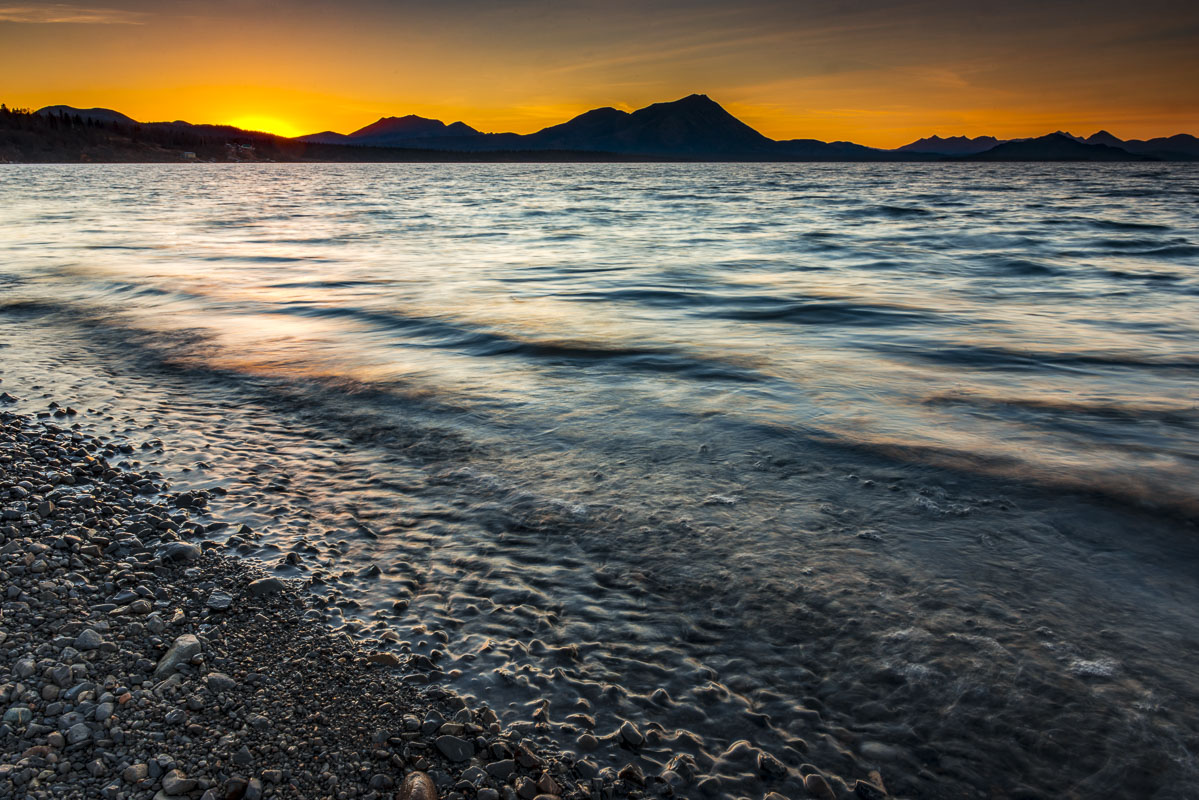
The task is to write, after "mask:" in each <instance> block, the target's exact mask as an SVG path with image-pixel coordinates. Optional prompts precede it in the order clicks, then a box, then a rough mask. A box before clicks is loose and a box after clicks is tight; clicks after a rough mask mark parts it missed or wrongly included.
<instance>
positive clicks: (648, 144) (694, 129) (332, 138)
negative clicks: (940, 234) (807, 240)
mask: <svg viewBox="0 0 1199 800" xmlns="http://www.w3.org/2000/svg"><path fill="white" fill-rule="evenodd" d="M393 120H394V122H391V121H393ZM404 120H411V121H412V122H408V123H404V124H403V125H402V128H401V133H400V136H399V137H397V136H396V134H394V133H393V132H392V131H394V130H395V129H396V128H397V127H400V126H399V125H398V124H397V123H401V122H403V121H404ZM418 121H419V123H418ZM458 126H461V127H458ZM300 141H304V142H320V143H325V144H358V145H364V146H395V145H399V144H402V146H404V147H413V148H422V149H436V150H448V151H453V152H465V153H486V152H508V151H512V152H526V151H527V152H544V151H559V152H582V153H612V154H617V155H637V156H660V157H666V158H685V159H698V160H705V159H706V160H712V159H717V160H718V159H734V160H764V161H769V160H780V161H786V160H793V159H794V160H822V161H825V160H843V159H849V160H862V159H874V158H879V159H888V160H889V159H890V158H891V156H889V155H888V154H887V153H886V151H880V150H876V149H874V148H870V147H863V146H862V145H857V144H853V143H852V142H834V143H831V144H830V143H827V142H820V141H816V140H814V139H796V140H791V141H782V142H777V141H774V140H773V139H769V138H767V137H766V136H763V135H762V134H760V133H758V132H757V131H756V130H754V129H753V128H751V127H750V126H749V125H746V124H745V123H744V122H742V121H741V120H739V119H737V118H736V117H734V116H733V115H732V114H730V113H729V112H728V111H726V110H725V109H724V108H723V107H722V106H721V105H720V104H719V103H717V102H715V101H714V100H712V99H711V98H710V97H708V96H707V95H702V94H693V95H689V96H687V97H684V98H682V99H680V100H675V101H672V102H667V103H654V104H653V105H650V106H646V107H645V108H641V109H638V110H636V111H632V112H629V111H621V110H620V109H616V108H596V109H592V110H591V111H587V112H584V113H582V114H580V115H578V116H577V117H574V118H573V119H570V120H568V121H566V122H563V123H561V124H558V125H551V126H550V127H548V128H543V129H542V130H539V131H537V132H536V133H530V134H523V135H522V134H516V133H479V132H478V131H476V130H475V129H473V128H470V127H469V126H466V125H464V124H463V123H454V124H453V125H444V126H443V125H442V123H440V122H438V121H437V120H425V119H423V118H422V117H415V116H411V115H410V116H408V117H400V118H396V117H385V118H384V119H381V120H379V122H376V123H373V124H372V125H369V126H367V127H366V128H363V129H361V130H359V131H355V132H354V133H352V134H348V135H343V134H337V133H332V132H328V131H326V132H324V133H319V134H311V135H308V136H303V137H300Z"/></svg>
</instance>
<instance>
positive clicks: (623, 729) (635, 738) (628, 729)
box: [619, 720, 645, 747]
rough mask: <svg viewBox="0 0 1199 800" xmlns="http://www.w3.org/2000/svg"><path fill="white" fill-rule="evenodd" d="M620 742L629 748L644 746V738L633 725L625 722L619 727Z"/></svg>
mask: <svg viewBox="0 0 1199 800" xmlns="http://www.w3.org/2000/svg"><path fill="white" fill-rule="evenodd" d="M619 734H620V740H621V741H622V742H623V743H624V744H627V745H628V746H629V747H640V746H641V745H643V744H645V736H644V735H642V733H641V731H640V730H638V729H637V726H636V725H634V724H633V723H631V722H629V721H628V720H625V722H624V723H623V724H622V725H621V726H620V731H619Z"/></svg>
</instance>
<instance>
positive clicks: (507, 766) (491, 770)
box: [487, 758, 516, 783]
mask: <svg viewBox="0 0 1199 800" xmlns="http://www.w3.org/2000/svg"><path fill="white" fill-rule="evenodd" d="M515 773H516V762H515V761H513V760H512V759H510V758H506V759H504V760H502V761H493V762H491V763H490V764H488V765H487V774H488V775H490V776H491V777H493V778H495V779H496V780H497V781H500V782H501V783H507V782H508V778H510V777H512V775H513V774H515Z"/></svg>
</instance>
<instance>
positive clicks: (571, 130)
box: [525, 94, 777, 156]
mask: <svg viewBox="0 0 1199 800" xmlns="http://www.w3.org/2000/svg"><path fill="white" fill-rule="evenodd" d="M525 141H526V142H527V143H529V144H531V145H533V146H534V147H536V148H537V149H557V150H602V151H604V152H609V153H645V154H649V155H663V154H670V155H690V156H700V155H703V156H718V155H734V154H735V155H752V154H761V155H768V154H770V153H772V152H774V151H775V150H776V145H777V142H775V141H773V140H772V139H768V138H766V137H765V136H763V135H762V134H760V133H758V132H757V131H755V130H754V129H753V128H751V127H749V126H748V125H746V124H745V123H744V122H742V121H741V120H739V119H737V118H736V117H734V116H733V115H732V114H730V113H729V112H727V111H725V110H724V108H722V107H721V106H720V104H719V103H716V102H715V101H713V100H712V99H711V98H709V97H708V96H707V95H703V94H693V95H689V96H688V97H684V98H683V99H681V100H675V101H674V102H672V103H654V104H653V105H651V106H646V107H645V108H642V109H638V110H637V111H634V112H632V113H629V112H626V111H619V110H617V109H615V108H600V109H596V110H595V111H588V112H587V113H585V114H580V115H579V116H577V117H575V118H574V119H572V120H570V121H569V122H564V123H562V124H561V125H554V126H551V127H549V128H545V129H544V130H540V131H538V132H537V133H534V134H530V135H529V136H527V137H525Z"/></svg>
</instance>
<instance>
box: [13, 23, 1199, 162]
mask: <svg viewBox="0 0 1199 800" xmlns="http://www.w3.org/2000/svg"><path fill="white" fill-rule="evenodd" d="M98 1H99V2H100V3H103V2H104V0H98ZM4 3H5V0H0V75H3V76H4V78H3V81H2V82H0V101H3V102H6V103H8V104H9V105H15V106H20V107H34V108H37V107H41V106H44V105H51V104H68V105H73V106H78V107H92V106H104V107H109V108H115V109H117V110H119V111H122V112H124V113H126V114H128V115H130V116H132V117H134V118H136V119H139V120H143V121H160V120H169V119H186V120H188V121H191V122H228V123H233V124H237V125H239V126H242V127H253V128H259V129H264V130H271V131H273V132H277V133H281V134H284V135H296V134H301V133H312V132H316V131H320V130H326V129H331V130H337V131H340V132H343V133H346V132H349V131H352V130H355V129H357V128H359V127H362V126H364V125H366V124H368V123H370V122H373V121H374V120H375V119H377V118H378V117H380V116H385V115H403V114H408V113H415V114H420V115H422V116H428V117H435V118H438V119H442V120H444V121H446V122H452V121H454V120H459V119H460V120H463V121H465V122H467V123H469V124H470V125H472V126H474V127H476V128H478V129H480V130H484V131H515V132H518V133H529V132H532V131H535V130H538V129H540V128H542V127H545V126H546V125H551V124H555V123H558V122H562V121H564V120H566V119H567V118H569V117H571V116H573V115H575V114H578V113H580V112H582V111H585V110H587V109H589V108H594V107H597V106H602V105H614V106H617V107H620V108H625V109H633V108H638V107H641V106H644V105H648V104H649V103H653V102H659V101H663V100H673V99H677V98H679V97H682V96H684V95H687V94H690V93H692V92H702V93H706V94H708V95H710V96H711V97H712V98H713V99H714V100H716V101H717V102H719V103H721V104H722V105H724V106H725V107H726V108H727V109H729V111H731V112H732V113H733V114H735V115H737V116H738V117H740V118H741V119H743V120H744V121H745V122H747V123H749V124H750V125H752V126H754V127H755V128H757V129H758V130H760V131H762V132H763V133H764V134H766V135H767V136H771V137H773V138H779V139H784V138H815V139H823V140H836V139H840V140H850V141H855V142H859V143H861V144H867V145H874V146H882V147H893V146H897V145H900V144H904V143H906V142H908V141H911V140H913V139H915V138H919V137H921V136H926V135H931V134H934V133H936V134H940V135H943V136H945V135H952V134H964V135H972V136H973V135H981V134H992V135H996V136H1000V137H1015V136H1031V135H1039V134H1043V133H1047V132H1049V131H1052V130H1056V129H1059V128H1060V129H1064V130H1068V131H1071V132H1073V133H1078V134H1089V133H1092V132H1094V131H1095V130H1098V129H1099V128H1106V129H1108V130H1109V131H1111V132H1112V133H1114V134H1116V135H1117V136H1120V137H1123V138H1147V137H1152V136H1160V135H1168V134H1172V133H1177V132H1180V131H1186V132H1191V133H1199V3H1195V2H1193V1H1192V0H1188V2H1179V1H1178V0H1146V1H1145V2H1141V3H1139V4H1136V5H1131V4H1128V3H1126V2H1120V3H1116V2H1110V0H1093V2H1089V3H1075V2H1060V1H1059V2H1044V0H1039V1H1038V2H1032V0H1012V2H1008V3H1005V4H1003V5H996V6H994V7H986V8H976V7H969V8H968V7H966V6H967V5H968V4H963V3H960V2H952V3H951V2H948V0H912V2H903V3H883V2H877V0H820V1H819V2H814V1H813V2H802V0H793V1H792V2H774V1H773V0H746V2H742V3H740V4H737V5H736V7H733V6H732V5H730V4H727V3H718V2H707V1H703V0H673V2H671V1H670V0H667V1H666V2H659V3H655V4H653V8H652V10H646V6H647V5H648V4H645V3H633V2H626V1H625V0H609V2H604V3H600V2H591V1H590V0H580V2H575V3H563V2H548V0H523V1H522V2H515V3H508V4H503V5H500V4H497V3H494V2H484V0H443V2H441V3H437V4H433V3H427V2H424V3H415V2H407V0H390V1H388V0H343V1H342V2H340V3H338V4H331V3H325V2H319V3H318V2H315V1H314V2H281V0H247V2H242V3H233V2H226V1H225V0H215V2H210V3H205V4H203V5H202V6H201V5H200V4H194V3H183V2H181V1H180V0H164V2H158V3H153V4H151V3H149V2H146V1H145V0H132V1H131V2H124V3H120V4H114V5H104V6H100V5H96V6H93V5H88V6H75V5H69V4H62V3H55V4H48V3H37V2H23V3H22V2H20V0H17V2H15V3H12V4H11V5H4ZM197 9H201V10H197ZM1130 9H1131V10H1130Z"/></svg>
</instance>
